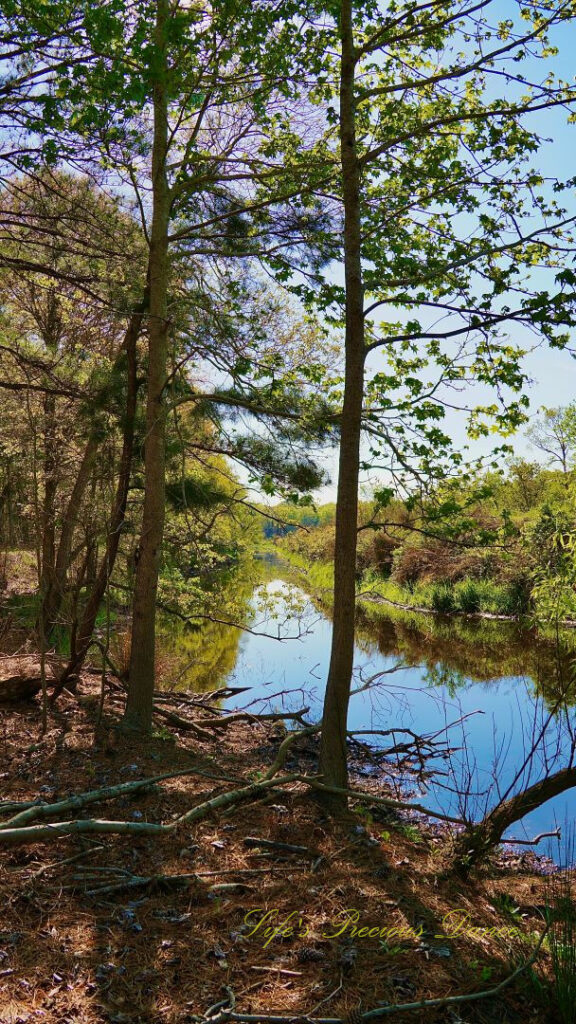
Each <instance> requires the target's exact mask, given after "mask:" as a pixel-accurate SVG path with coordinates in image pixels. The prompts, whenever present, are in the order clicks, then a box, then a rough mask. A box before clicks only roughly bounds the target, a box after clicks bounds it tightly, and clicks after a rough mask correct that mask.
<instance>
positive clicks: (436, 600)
mask: <svg viewBox="0 0 576 1024" xmlns="http://www.w3.org/2000/svg"><path fill="white" fill-rule="evenodd" d="M431 604H432V607H433V609H434V611H436V612H443V613H444V614H447V613H448V612H453V611H454V608H455V600H454V591H453V589H452V587H451V586H450V584H449V583H435V584H434V586H433V587H432V599H431Z"/></svg>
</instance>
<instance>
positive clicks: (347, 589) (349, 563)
mask: <svg viewBox="0 0 576 1024" xmlns="http://www.w3.org/2000/svg"><path fill="white" fill-rule="evenodd" d="M352 13H353V4H352V0H342V5H341V26H340V30H341V40H342V56H341V66H340V151H341V155H340V159H341V180H342V196H343V205H344V275H345V286H346V334H345V356H346V367H345V381H344V400H343V407H342V418H341V429H340V455H339V469H338V492H337V499H336V537H335V551H334V614H333V628H332V648H331V654H330V668H329V672H328V681H327V684H326V694H325V698H324V711H323V717H322V738H321V743H320V771H321V772H322V776H323V780H324V782H325V783H326V784H327V785H330V786H336V787H339V788H341V789H345V788H346V786H347V781H348V770H347V748H346V723H347V718H348V702H349V699H350V683H351V678H352V668H353V662H354V620H355V611H356V548H357V526H358V479H359V471H360V429H361V420H362V405H363V398H364V295H363V280H362V258H361V217H360V188H361V184H360V165H359V161H358V153H357V143H356V103H355V96H354V78H355V67H356V55H355V52H354V35H353V18H352ZM323 800H325V801H326V802H328V803H330V804H331V805H333V806H340V807H341V806H342V805H345V804H346V797H345V796H342V795H336V794H324V795H323Z"/></svg>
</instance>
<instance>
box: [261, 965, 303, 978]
mask: <svg viewBox="0 0 576 1024" xmlns="http://www.w3.org/2000/svg"><path fill="white" fill-rule="evenodd" d="M250 970H251V971H269V972H271V973H272V974H282V975H286V977H288V978H301V977H302V971H288V970H286V969H285V968H284V967H256V966H255V965H254V964H252V966H251V968H250Z"/></svg>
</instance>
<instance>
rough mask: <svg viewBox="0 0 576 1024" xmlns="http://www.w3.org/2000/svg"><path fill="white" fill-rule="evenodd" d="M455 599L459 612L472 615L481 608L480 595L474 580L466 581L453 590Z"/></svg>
mask: <svg viewBox="0 0 576 1024" xmlns="http://www.w3.org/2000/svg"><path fill="white" fill-rule="evenodd" d="M455 597H456V601H457V604H458V607H459V608H460V610H461V611H463V612H467V613H468V614H473V613H474V612H479V611H480V610H481V607H482V595H481V591H480V588H479V587H478V584H477V583H476V582H475V581H474V580H466V581H465V582H464V583H461V584H460V585H459V586H457V587H456V588H455Z"/></svg>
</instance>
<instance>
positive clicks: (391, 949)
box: [380, 939, 404, 956]
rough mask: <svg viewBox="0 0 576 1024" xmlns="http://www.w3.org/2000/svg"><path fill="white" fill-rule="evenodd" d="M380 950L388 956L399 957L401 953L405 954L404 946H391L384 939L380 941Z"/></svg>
mask: <svg viewBox="0 0 576 1024" xmlns="http://www.w3.org/2000/svg"><path fill="white" fill-rule="evenodd" d="M380 948H381V950H382V952H383V953H386V956H398V954H399V953H402V952H404V950H403V947H402V946H389V945H388V943H387V942H385V941H384V939H380Z"/></svg>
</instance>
